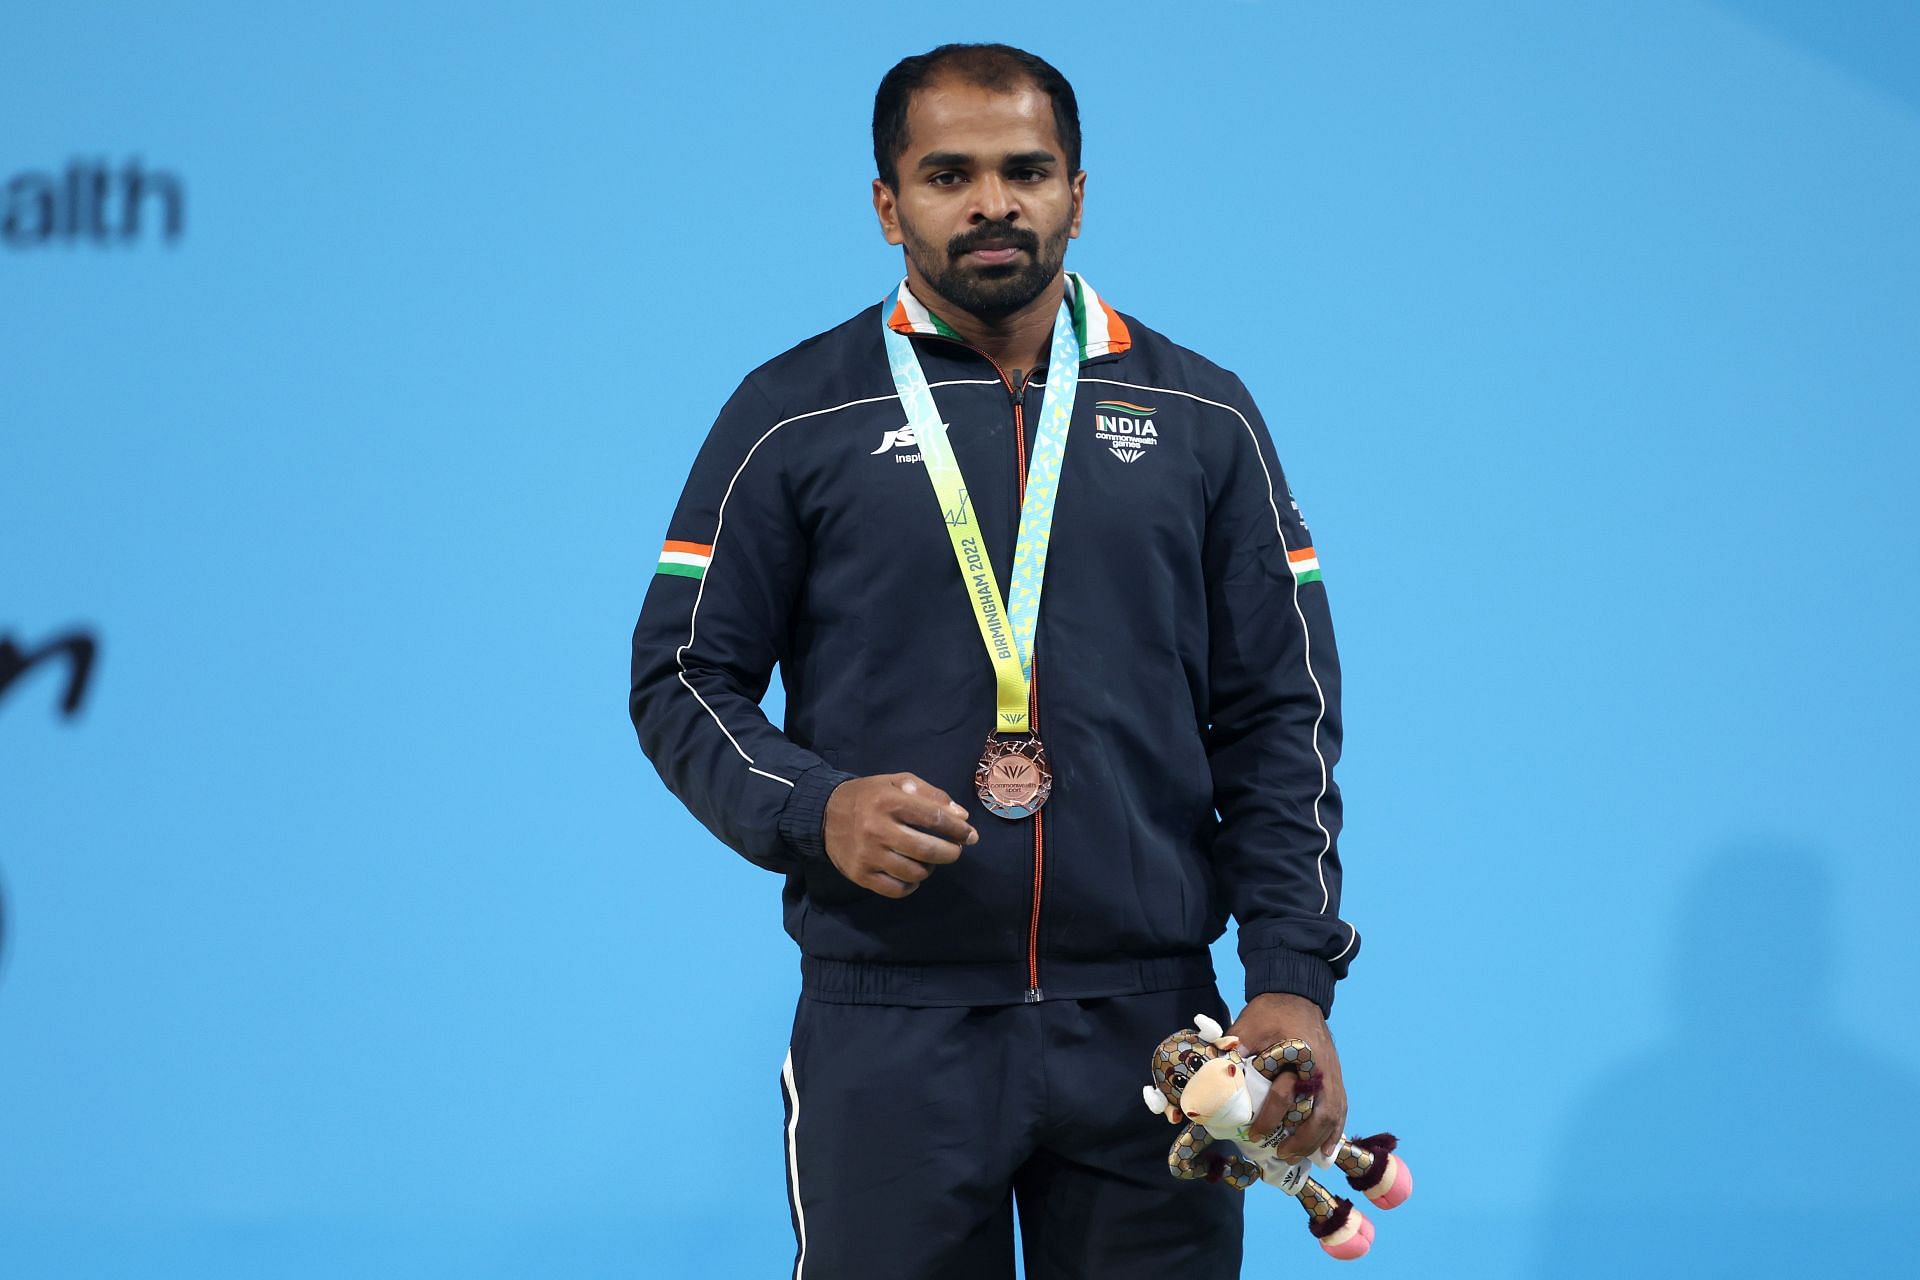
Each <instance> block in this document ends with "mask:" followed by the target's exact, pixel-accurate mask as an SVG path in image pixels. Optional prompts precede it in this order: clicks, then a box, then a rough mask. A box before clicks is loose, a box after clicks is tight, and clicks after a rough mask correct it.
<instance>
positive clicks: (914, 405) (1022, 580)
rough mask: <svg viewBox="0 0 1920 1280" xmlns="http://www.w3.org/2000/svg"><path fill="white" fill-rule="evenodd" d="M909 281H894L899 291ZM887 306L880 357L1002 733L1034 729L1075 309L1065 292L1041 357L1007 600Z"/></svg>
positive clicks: (943, 431)
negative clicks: (1040, 385)
mask: <svg viewBox="0 0 1920 1280" xmlns="http://www.w3.org/2000/svg"><path fill="white" fill-rule="evenodd" d="M906 288H907V286H906V285H905V284H904V283H903V284H901V286H900V290H901V292H902V293H905V292H906ZM892 310H893V309H892V308H891V307H885V308H883V309H882V310H881V331H882V332H883V333H884V334H885V336H886V341H887V363H888V364H889V365H891V366H892V368H893V386H894V390H895V391H897V392H898V393H899V395H900V405H901V407H902V408H904V409H905V410H906V413H907V421H908V422H909V423H911V424H912V425H913V430H914V435H915V436H916V437H917V438H918V440H919V442H920V456H921V459H922V460H923V461H924V462H925V464H926V468H927V478H928V479H929V480H931V481H932V482H933V492H934V496H935V497H936V498H937V499H938V500H939V503H940V515H941V518H942V519H943V520H945V522H946V525H947V536H948V538H949V539H951V540H952V542H953V558H954V560H955V562H956V563H958V564H959V566H960V577H961V580H962V581H963V582H965V583H966V586H967V599H968V600H969V601H971V602H972V604H973V616H974V620H975V621H977V622H978V623H979V624H980V638H981V639H982V640H983V641H985V642H986V646H987V657H988V658H990V659H991V660H992V662H993V679H994V700H995V702H996V704H997V708H998V714H997V718H996V720H995V723H994V729H995V731H996V732H999V733H1031V732H1032V723H1031V721H1030V720H1029V719H1028V715H1027V699H1028V692H1029V690H1030V689H1031V688H1032V687H1033V657H1032V655H1033V633H1034V629H1035V628H1036V627H1037V626H1038V625H1039V621H1040V589H1041V586H1042V584H1043V583H1044V581H1045V578H1046V573H1047V543H1048V540H1049V539H1050V538H1051V536H1052V533H1053V504H1054V499H1055V498H1056V497H1057V496H1058V495H1059V492H1060V462H1061V459H1062V458H1064V457H1065V456H1066V452H1067V426H1068V424H1069V423H1071V422H1072V420H1073V398H1074V395H1075V393H1076V392H1077V391H1078V390H1079V388H1080V340H1079V338H1078V337H1077V336H1075V334H1074V330H1073V314H1072V312H1071V311H1070V310H1069V309H1068V307H1067V304H1066V303H1065V302H1064V301H1063V302H1062V303H1061V304H1060V310H1059V313H1058V314H1056V315H1055V316H1054V320H1053V353H1052V355H1051V356H1050V357H1049V358H1048V361H1047V390H1046V396H1045V398H1044V399H1043V400H1042V401H1041V405H1040V423H1039V428H1038V430H1037V431H1036V432H1035V435H1034V442H1033V457H1032V459H1031V460H1030V461H1029V462H1028V463H1027V492H1026V497H1025V499H1024V500H1023V501H1022V503H1021V505H1020V534H1019V539H1018V541H1016V542H1015V544H1014V551H1013V578H1012V581H1011V582H1010V583H1009V587H1008V593H1007V602H1006V604H1005V605H1003V604H1002V603H1001V600H1000V584H999V583H998V582H997V581H995V579H994V576H993V562H992V561H991V560H990V559H988V557H987V547H986V543H985V541H983V539H982V537H981V531H980V522H979V521H978V520H976V519H975V518H974V513H973V500H972V499H971V498H969V497H968V496H967V482H966V479H965V478H964V477H963V476H962V475H961V474H960V464H959V463H958V462H957V461H955V460H954V456H953V445H952V444H951V443H950V442H949V441H948V440H947V424H946V423H944V422H942V421H941V420H940V411H939V409H938V408H936V407H935V406H934V403H933V389H932V388H931V387H929V386H928V385H927V375H926V373H925V372H924V371H923V370H922V369H921V368H920V358H919V357H918V356H916V355H915V354H914V352H913V343H912V341H911V340H910V339H909V338H908V337H907V336H906V335H905V334H901V333H895V332H894V331H893V329H892V328H891V327H890V326H888V325H887V324H886V317H887V316H888V315H889V314H891V312H892Z"/></svg>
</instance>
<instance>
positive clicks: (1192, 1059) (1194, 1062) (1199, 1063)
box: [1186, 1053, 1207, 1071]
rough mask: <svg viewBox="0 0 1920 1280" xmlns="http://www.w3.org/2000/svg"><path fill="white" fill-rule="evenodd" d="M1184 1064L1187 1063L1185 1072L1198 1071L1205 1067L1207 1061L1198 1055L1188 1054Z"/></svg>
mask: <svg viewBox="0 0 1920 1280" xmlns="http://www.w3.org/2000/svg"><path fill="white" fill-rule="evenodd" d="M1186 1063H1187V1070H1189V1071H1198V1070H1199V1069H1200V1068H1201V1067H1203V1066H1205V1065H1206V1063H1207V1060H1206V1059H1205V1058H1203V1057H1201V1056H1200V1055H1199V1054H1198V1053H1189V1054H1188V1055H1187V1057H1186Z"/></svg>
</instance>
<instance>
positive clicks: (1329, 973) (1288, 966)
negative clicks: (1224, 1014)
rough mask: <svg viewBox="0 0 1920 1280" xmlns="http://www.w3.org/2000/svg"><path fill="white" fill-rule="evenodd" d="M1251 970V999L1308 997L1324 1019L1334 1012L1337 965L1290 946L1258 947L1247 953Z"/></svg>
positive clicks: (1243, 960) (1244, 954) (1245, 961)
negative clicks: (1258, 997) (1334, 969)
mask: <svg viewBox="0 0 1920 1280" xmlns="http://www.w3.org/2000/svg"><path fill="white" fill-rule="evenodd" d="M1240 961H1241V963H1242V964H1244V965H1245V966H1246V970H1247V999H1248V1001H1249V1002H1251V1001H1252V999H1253V998H1254V997H1255V996H1263V995H1268V994H1271V993H1275V992H1277V993H1280V994H1282V995H1293V996H1305V997H1306V998H1307V999H1309V1000H1311V1001H1313V1002H1314V1003H1315V1004H1317V1005H1319V1006H1320V1013H1321V1015H1322V1016H1323V1017H1325V1016H1331V1015H1332V1013H1333V966H1332V965H1330V964H1328V963H1327V962H1326V961H1325V960H1322V959H1321V958H1320V957H1319V956H1310V955H1307V954H1306V953H1305V952H1303V951H1292V950H1289V949H1288V948H1286V947H1258V948H1255V949H1253V950H1251V951H1243V952H1242V953H1241V956H1240Z"/></svg>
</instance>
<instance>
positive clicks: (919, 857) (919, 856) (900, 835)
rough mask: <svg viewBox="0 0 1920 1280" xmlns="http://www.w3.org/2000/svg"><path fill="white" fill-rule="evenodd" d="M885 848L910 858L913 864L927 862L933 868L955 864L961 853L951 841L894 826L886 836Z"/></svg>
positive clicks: (909, 828) (957, 846)
mask: <svg viewBox="0 0 1920 1280" xmlns="http://www.w3.org/2000/svg"><path fill="white" fill-rule="evenodd" d="M886 846H887V848H888V849H889V850H891V851H892V852H894V853H898V854H901V855H903V856H905V857H908V858H912V859H913V860H914V861H915V862H927V863H931V864H933V865H934V866H944V865H945V864H947V863H949V862H957V861H959V858H960V853H961V846H959V845H957V844H955V843H954V842H953V841H951V840H942V839H940V838H939V837H938V836H930V835H928V834H927V833H926V832H924V831H915V830H914V829H913V828H912V827H901V826H896V827H895V828H894V829H893V831H892V832H891V833H890V835H889V836H888V838H887V840H886Z"/></svg>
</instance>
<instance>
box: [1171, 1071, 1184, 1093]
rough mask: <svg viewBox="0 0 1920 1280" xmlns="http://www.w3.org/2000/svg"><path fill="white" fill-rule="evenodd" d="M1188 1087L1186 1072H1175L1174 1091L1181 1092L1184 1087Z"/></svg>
mask: <svg viewBox="0 0 1920 1280" xmlns="http://www.w3.org/2000/svg"><path fill="white" fill-rule="evenodd" d="M1186 1087H1187V1076H1186V1073H1185V1072H1184V1071H1176V1072H1174V1073H1173V1091H1174V1092H1175V1093H1179V1092H1180V1091H1181V1090H1182V1089H1185V1088H1186Z"/></svg>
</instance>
